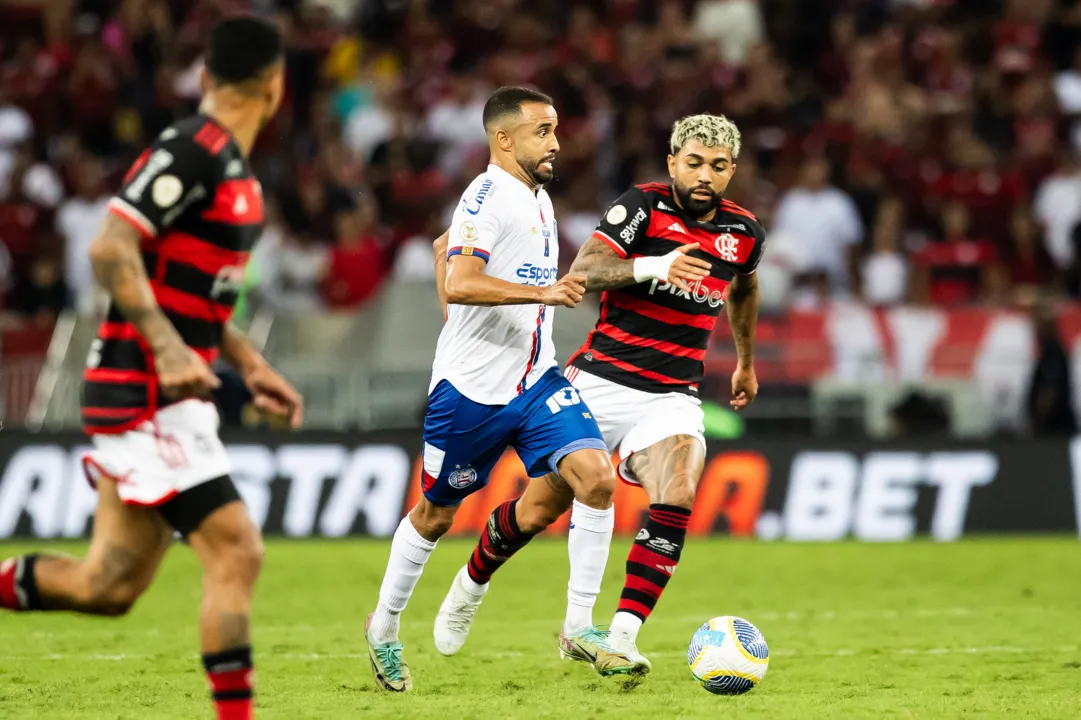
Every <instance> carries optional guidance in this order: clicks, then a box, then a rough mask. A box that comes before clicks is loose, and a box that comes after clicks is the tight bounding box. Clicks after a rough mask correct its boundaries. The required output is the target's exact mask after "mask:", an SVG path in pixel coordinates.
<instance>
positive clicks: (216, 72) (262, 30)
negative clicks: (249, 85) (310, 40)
mask: <svg viewBox="0 0 1081 720" xmlns="http://www.w3.org/2000/svg"><path fill="white" fill-rule="evenodd" d="M281 57H282V36H281V33H280V32H278V28H277V26H276V25H274V24H273V23H272V22H270V21H269V20H265V19H263V18H260V17H256V16H255V15H234V16H231V17H227V18H224V19H222V20H219V21H218V22H217V23H216V24H215V25H214V27H213V29H211V31H210V46H209V48H208V49H207V53H206V69H207V71H208V72H209V73H210V74H211V75H213V76H214V78H215V79H216V80H218V81H219V82H221V83H223V84H226V85H237V84H240V83H245V82H249V81H251V80H255V79H257V78H258V77H259V76H260V74H262V73H263V71H265V70H266V69H267V68H269V67H270V66H271V65H273V64H274V63H275V62H277V61H278V60H279V59H280V58H281Z"/></svg>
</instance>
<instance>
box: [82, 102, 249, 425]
mask: <svg viewBox="0 0 1081 720" xmlns="http://www.w3.org/2000/svg"><path fill="white" fill-rule="evenodd" d="M109 211H110V212H112V213H113V214H114V215H116V216H118V217H120V218H122V219H123V220H125V221H126V222H128V223H129V224H130V225H131V226H132V227H134V228H135V229H136V230H138V231H139V234H140V235H141V236H142V254H143V263H144V264H145V266H146V274H147V276H148V277H149V278H150V285H151V287H152V288H153V291H154V297H155V298H156V299H157V301H158V304H159V305H160V306H161V308H162V310H163V311H164V312H165V315H166V316H167V317H168V318H169V320H170V321H171V322H172V323H173V325H174V326H175V327H176V329H177V331H178V332H179V333H180V336H181V338H183V340H184V342H185V344H187V345H188V346H189V347H191V348H192V349H194V350H195V351H196V352H198V353H199V354H200V355H201V356H202V357H203V358H205V359H206V360H207V361H208V362H213V361H214V360H215V359H216V358H217V357H218V354H219V352H220V349H221V340H222V331H223V329H224V327H225V323H226V321H227V320H228V319H229V316H230V315H231V314H232V312H233V306H234V305H235V304H236V300H237V296H238V294H239V292H240V288H241V285H242V282H243V278H244V272H245V268H246V266H247V262H248V256H249V255H250V252H251V249H252V245H254V243H255V241H256V240H257V239H258V237H259V235H260V233H261V232H262V224H263V195H262V189H261V187H260V186H259V181H258V180H256V178H255V176H254V175H253V174H252V171H251V167H250V166H249V165H248V161H247V159H246V158H245V157H244V154H243V153H242V152H241V150H240V148H239V147H238V146H237V144H236V142H235V141H234V139H233V137H232V135H231V134H230V133H229V131H228V130H226V129H225V128H224V127H222V126H221V125H219V124H218V123H217V122H216V121H214V120H213V119H211V118H209V117H207V116H205V115H196V116H193V117H190V118H187V119H185V120H182V121H180V122H178V123H177V124H175V125H173V126H172V127H170V128H168V129H166V130H165V131H164V132H162V134H161V135H160V136H159V137H158V138H157V140H156V141H155V142H154V144H153V145H151V146H150V147H149V148H148V149H147V150H145V151H144V152H143V154H142V155H141V156H140V157H139V158H138V160H136V161H135V163H134V164H133V165H132V167H131V169H130V170H129V171H128V173H127V175H126V176H125V178H124V183H123V187H122V188H121V189H120V191H119V193H117V195H116V196H115V197H114V198H113V199H112V200H111V201H110V203H109ZM165 404H167V402H166V401H165V400H164V399H163V398H161V397H159V394H158V389H157V375H156V372H155V368H154V358H153V355H152V354H151V352H150V349H149V346H148V344H147V343H146V341H145V340H144V339H143V338H142V336H140V335H139V333H138V332H137V331H136V329H135V326H134V325H132V324H131V323H129V322H127V321H126V320H125V319H124V316H123V315H122V314H121V312H120V311H119V310H118V309H117V308H116V307H110V308H109V314H108V316H107V317H106V319H105V322H103V323H102V325H101V327H100V328H99V330H98V335H97V339H96V340H95V341H94V343H93V345H92V347H91V350H90V356H89V357H88V358H87V368H86V371H85V373H84V374H83V388H82V417H83V427H84V429H85V430H86V432H88V433H118V432H124V431H126V430H130V429H131V428H133V427H135V426H137V425H139V424H140V423H142V422H143V421H145V420H147V419H149V418H150V417H152V416H153V414H154V412H155V410H156V409H158V408H160V407H161V406H163V405H165Z"/></svg>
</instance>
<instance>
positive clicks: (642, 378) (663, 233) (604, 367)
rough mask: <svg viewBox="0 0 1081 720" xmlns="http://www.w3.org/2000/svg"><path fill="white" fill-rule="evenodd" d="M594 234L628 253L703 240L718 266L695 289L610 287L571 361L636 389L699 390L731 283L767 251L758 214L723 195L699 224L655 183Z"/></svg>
mask: <svg viewBox="0 0 1081 720" xmlns="http://www.w3.org/2000/svg"><path fill="white" fill-rule="evenodd" d="M593 238H595V239H597V240H600V241H602V242H604V243H605V244H607V245H608V246H609V247H611V248H612V250H614V251H615V252H616V253H617V254H618V255H619V256H620V257H623V258H628V257H629V258H637V257H655V256H659V255H666V254H668V253H670V252H671V251H672V250H675V249H676V248H678V247H679V246H680V245H686V244H689V243H695V242H697V243H698V244H699V249H697V250H694V251H692V252H691V256H693V257H697V258H701V259H703V260H706V261H708V262H709V263H711V264H712V266H713V269H712V272H711V273H710V276H709V277H707V278H706V279H705V280H702V281H700V282H698V283H695V285H693V286H692V288H691V292H686V291H683V290H679V289H678V288H676V287H675V286H673V285H670V284H669V283H667V282H664V281H658V280H654V281H652V282H648V283H638V284H635V285H629V286H627V287H621V288H618V289H615V290H608V291H606V292H605V293H604V294H603V295H602V296H601V311H600V319H599V320H598V321H597V325H596V327H595V328H594V329H593V331H592V332H591V333H590V334H589V337H588V338H587V339H586V342H585V344H584V345H583V346H582V347H581V348H580V349H579V350H578V352H576V353H575V354H574V356H573V357H572V358H571V360H570V362H569V364H570V365H573V366H574V367H577V368H580V369H582V370H585V371H586V372H589V373H592V374H594V375H597V376H599V377H603V378H606V379H608V380H611V381H613V382H617V383H620V384H623V385H626V386H628V387H632V388H636V389H638V390H645V391H647V392H683V393H688V394H692V395H694V394H697V392H698V383H699V382H700V381H701V379H702V376H703V374H704V373H705V358H706V347H707V345H708V343H709V338H710V335H711V334H712V333H713V328H714V327H715V326H716V324H717V317H718V316H719V315H720V314H721V309H722V308H723V306H724V302H725V300H726V298H727V297H728V286H729V283H731V282H732V280H733V278H735V276H736V275H737V274H750V273H753V272H754V270H755V268H756V267H757V266H758V261H759V259H761V257H762V247H763V241H764V239H765V231H764V230H763V229H762V226H761V225H760V224H759V223H758V219H757V218H755V216H754V215H753V214H751V213H750V212H748V211H747V210H744V209H743V208H741V207H740V206H739V205H736V204H735V203H733V202H729V201H728V200H722V201H721V204H720V207H719V208H718V210H717V213H716V215H714V217H713V219H712V220H711V221H710V222H700V221H698V220H696V219H694V218H693V217H691V216H690V215H688V214H687V213H685V212H684V211H683V210H682V209H681V208H680V206H679V205H678V204H677V203H676V201H675V198H673V197H672V189H671V187H670V186H668V185H664V184H662V183H649V184H646V185H638V186H636V187H633V188H631V189H630V190H628V191H627V192H625V193H624V194H623V195H622V196H621V197H620V198H619V199H618V200H616V202H615V204H613V205H612V206H611V207H610V208H609V209H608V212H607V213H605V215H604V218H602V220H601V222H600V225H598V227H597V229H596V231H594V233H593Z"/></svg>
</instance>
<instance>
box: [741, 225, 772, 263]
mask: <svg viewBox="0 0 1081 720" xmlns="http://www.w3.org/2000/svg"><path fill="white" fill-rule="evenodd" d="M748 229H749V230H750V231H751V235H752V236H753V237H754V249H753V250H751V254H750V255H748V256H747V261H746V262H745V263H743V265H742V266H741V267H740V268H739V273H740V274H741V275H750V274H751V273H753V272H754V271H755V270H757V269H758V263H759V262H761V261H762V253H763V252H765V250H766V230H765V228H763V227H762V226H761V225H760V224H759V223H758V222H757V221H755V222H750V223H748Z"/></svg>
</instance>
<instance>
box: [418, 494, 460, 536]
mask: <svg viewBox="0 0 1081 720" xmlns="http://www.w3.org/2000/svg"><path fill="white" fill-rule="evenodd" d="M455 510H456V508H454V507H443V506H440V505H433V504H432V503H430V502H428V500H427V499H425V498H423V497H422V498H421V499H420V502H418V503H417V504H416V505H415V506H414V507H413V509H412V510H410V511H409V521H410V522H412V523H413V527H414V528H415V529H416V531H417V534H419V535H420V536H421V537H422V538H424V539H425V540H428V541H429V542H435V541H436V540H438V539H439V538H441V537H443V536H444V535H446V534H447V531H448V530H450V526H451V525H453V524H454V513H455Z"/></svg>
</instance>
